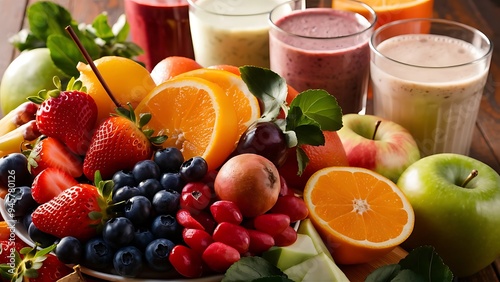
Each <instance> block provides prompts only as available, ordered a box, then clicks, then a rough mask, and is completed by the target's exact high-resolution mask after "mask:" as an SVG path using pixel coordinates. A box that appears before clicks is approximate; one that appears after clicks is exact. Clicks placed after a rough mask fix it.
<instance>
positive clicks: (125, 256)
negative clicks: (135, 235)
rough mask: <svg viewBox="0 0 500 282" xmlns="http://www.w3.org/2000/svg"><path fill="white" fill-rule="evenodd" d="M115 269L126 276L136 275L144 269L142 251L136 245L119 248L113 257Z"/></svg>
mask: <svg viewBox="0 0 500 282" xmlns="http://www.w3.org/2000/svg"><path fill="white" fill-rule="evenodd" d="M113 266H114V269H115V271H116V272H117V273H118V274H119V275H120V276H124V277H135V276H137V274H139V273H140V271H141V270H142V253H141V251H139V249H137V248H136V247H134V246H126V247H123V248H121V249H119V250H118V251H117V252H116V253H115V255H114V258H113Z"/></svg>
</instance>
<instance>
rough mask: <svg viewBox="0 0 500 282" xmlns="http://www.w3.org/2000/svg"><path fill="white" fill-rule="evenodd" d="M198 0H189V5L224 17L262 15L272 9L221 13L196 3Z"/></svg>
mask: <svg viewBox="0 0 500 282" xmlns="http://www.w3.org/2000/svg"><path fill="white" fill-rule="evenodd" d="M196 1H197V0H187V2H188V4H189V7H194V8H196V9H200V10H202V11H204V12H205V13H208V14H212V15H215V16H224V17H252V16H262V15H266V14H269V13H270V12H271V10H272V9H271V10H269V11H263V12H257V13H236V14H227V13H220V12H214V11H212V10H208V9H206V8H203V7H201V6H200V5H197V4H196ZM244 1H249V0H244Z"/></svg>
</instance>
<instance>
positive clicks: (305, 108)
mask: <svg viewBox="0 0 500 282" xmlns="http://www.w3.org/2000/svg"><path fill="white" fill-rule="evenodd" d="M294 107H300V109H301V110H302V113H303V115H304V116H306V117H308V118H310V119H311V120H314V121H315V122H317V123H318V124H319V126H320V128H321V129H322V130H329V131H336V130H339V129H341V128H342V109H341V108H340V106H339V104H338V103H337V99H335V97H334V96H332V95H330V94H328V92H326V91H325V90H321V89H316V90H307V91H304V92H302V93H300V94H299V95H297V97H295V99H293V101H292V103H291V104H290V109H292V108H294ZM287 119H288V118H287Z"/></svg>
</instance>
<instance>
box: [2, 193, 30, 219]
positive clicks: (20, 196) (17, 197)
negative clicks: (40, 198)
mask: <svg viewBox="0 0 500 282" xmlns="http://www.w3.org/2000/svg"><path fill="white" fill-rule="evenodd" d="M9 190H10V191H9V193H7V195H5V209H6V210H7V212H8V213H10V214H11V215H13V217H14V218H19V217H23V216H25V215H27V214H28V213H29V212H31V211H32V210H33V209H34V208H35V207H36V206H37V205H38V204H37V202H35V200H33V197H32V196H31V187H28V186H21V187H16V188H10V189H9Z"/></svg>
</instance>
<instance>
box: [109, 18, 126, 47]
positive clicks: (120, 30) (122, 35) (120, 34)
mask: <svg viewBox="0 0 500 282" xmlns="http://www.w3.org/2000/svg"><path fill="white" fill-rule="evenodd" d="M111 30H112V31H113V34H114V35H115V36H116V42H125V41H126V40H127V38H128V33H129V32H130V25H129V24H128V22H127V17H126V16H125V15H124V14H122V15H120V16H119V17H118V20H116V22H115V24H114V25H113V27H112V28H111Z"/></svg>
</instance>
